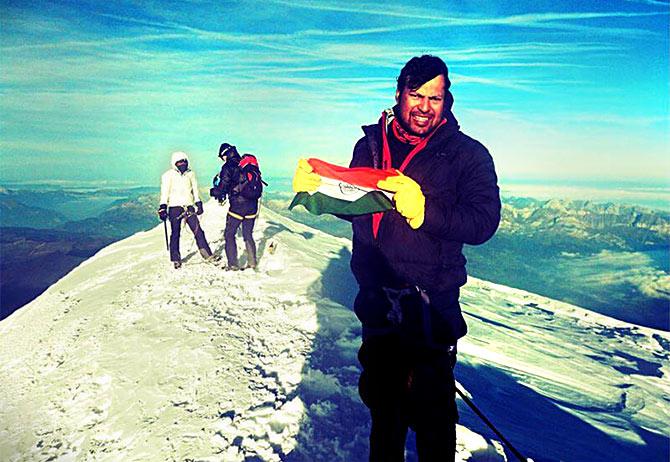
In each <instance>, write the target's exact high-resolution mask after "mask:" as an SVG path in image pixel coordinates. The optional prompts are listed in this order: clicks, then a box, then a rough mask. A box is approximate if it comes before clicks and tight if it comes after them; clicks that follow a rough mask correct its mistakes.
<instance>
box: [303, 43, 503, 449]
mask: <svg viewBox="0 0 670 462" xmlns="http://www.w3.org/2000/svg"><path fill="white" fill-rule="evenodd" d="M449 87H450V82H449V78H448V71H447V67H446V65H445V64H444V62H443V61H442V60H441V59H439V58H437V57H433V56H421V57H416V58H412V59H411V60H410V61H409V62H408V63H407V64H406V65H405V67H404V68H403V69H402V71H401V73H400V76H399V77H398V86H397V90H396V103H397V104H396V105H395V106H394V107H393V108H392V109H389V110H386V111H384V112H383V113H382V116H381V118H380V120H379V122H378V123H377V124H374V125H369V126H365V127H363V132H364V136H363V138H361V139H360V140H359V141H358V142H357V143H356V146H355V148H354V153H353V158H352V161H351V164H350V167H374V168H380V169H397V170H398V171H399V172H400V174H399V175H394V176H390V177H389V178H387V179H386V180H383V181H381V182H379V183H378V185H377V186H378V187H379V188H381V189H384V190H386V191H389V192H391V193H393V194H394V195H393V201H394V205H395V209H394V210H391V211H387V212H384V213H375V214H371V215H359V216H353V217H345V218H347V219H349V220H351V222H352V226H353V250H352V257H351V269H352V271H353V274H354V276H355V277H356V280H357V282H358V284H359V293H358V295H357V297H356V300H355V302H354V310H355V312H356V315H357V316H358V318H359V319H360V321H361V323H362V326H363V345H362V346H361V349H360V351H359V360H360V362H361V365H362V368H363V372H362V374H361V377H360V381H359V392H360V394H361V398H362V400H363V402H364V403H365V404H366V405H367V406H368V407H369V409H370V414H371V418H372V427H371V434H370V461H374V462H382V461H383V462H389V461H403V460H404V450H405V439H406V434H407V430H408V427H409V428H412V429H413V430H414V431H415V432H416V442H417V443H416V444H417V452H418V456H419V460H420V461H421V462H430V461H440V462H443V461H448V460H454V456H455V448H456V425H455V424H456V421H457V419H458V413H457V410H456V403H455V381H454V376H453V367H454V365H455V362H456V343H457V341H458V339H459V338H461V337H462V336H463V335H465V333H466V331H467V327H466V324H465V320H464V319H463V315H462V314H461V309H460V305H459V302H458V299H459V287H460V286H462V285H463V284H465V282H466V271H465V262H466V260H465V257H464V256H463V252H462V250H463V245H464V244H471V245H476V244H481V243H483V242H485V241H487V240H488V239H489V238H491V236H492V235H493V234H494V232H495V231H496V229H497V227H498V223H499V221H500V197H499V190H498V186H497V177H496V173H495V169H494V165H493V160H492V159H491V156H490V155H489V153H488V151H487V150H486V148H485V147H484V146H483V145H482V144H481V143H479V142H478V141H476V140H474V139H472V138H470V137H468V136H467V135H465V134H463V133H462V132H461V131H460V130H459V126H458V123H457V121H456V119H455V117H454V115H453V114H452V112H451V107H452V105H453V97H452V95H451V93H450V92H449ZM305 166H306V163H302V164H299V168H298V171H296V177H295V179H294V185H296V184H297V185H298V188H297V189H304V190H312V189H315V188H314V184H315V183H316V182H318V180H317V179H316V178H315V177H311V175H315V174H314V173H311V172H309V171H304V169H305ZM301 168H302V169H303V171H301ZM301 184H304V185H309V186H305V187H304V188H300V185H301ZM294 188H295V186H294Z"/></svg>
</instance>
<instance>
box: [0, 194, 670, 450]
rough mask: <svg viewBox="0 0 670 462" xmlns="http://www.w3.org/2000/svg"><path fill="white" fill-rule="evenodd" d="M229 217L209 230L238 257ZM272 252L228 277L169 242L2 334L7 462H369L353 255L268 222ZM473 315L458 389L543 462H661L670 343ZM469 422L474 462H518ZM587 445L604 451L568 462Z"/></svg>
mask: <svg viewBox="0 0 670 462" xmlns="http://www.w3.org/2000/svg"><path fill="white" fill-rule="evenodd" d="M226 212H227V209H226V207H220V206H218V205H217V204H216V203H215V202H211V201H210V202H209V203H207V204H206V213H205V215H203V220H202V226H203V229H204V230H205V233H206V235H207V237H208V239H209V241H210V244H211V247H212V248H213V249H214V250H215V251H216V252H218V253H220V252H222V251H223V236H222V232H223V226H224V223H225V217H226ZM255 237H256V240H257V243H258V244H259V246H258V247H259V257H260V260H259V261H260V263H259V268H258V269H257V271H251V270H246V271H240V272H225V271H222V269H221V268H219V267H217V266H214V265H211V264H207V263H204V262H203V261H202V260H201V259H200V256H199V255H198V253H197V249H196V248H195V244H194V242H193V239H192V236H191V235H190V233H189V232H188V231H185V232H184V237H183V239H182V255H184V256H185V265H184V266H183V267H182V269H181V270H178V271H176V270H174V269H173V268H172V267H171V266H170V264H169V262H168V257H167V251H166V249H165V242H164V238H163V229H162V226H158V227H156V228H154V229H152V230H150V231H147V232H143V233H138V234H136V235H134V236H131V237H129V238H127V239H125V240H123V241H120V242H117V243H115V244H112V245H110V246H109V247H106V248H105V249H103V250H101V251H100V252H99V253H98V254H96V255H95V256H94V257H92V258H90V259H89V260H87V261H86V262H84V263H82V264H81V265H80V266H79V267H78V268H76V269H75V270H73V271H72V272H71V273H70V274H68V275H67V276H66V277H64V278H63V279H61V280H60V281H59V282H58V283H56V284H54V285H53V286H52V287H51V288H50V289H49V290H47V291H46V292H45V293H44V294H43V295H42V296H40V297H39V298H38V299H36V300H34V301H33V302H31V303H30V304H29V305H27V306H26V307H24V308H22V309H20V310H19V311H17V312H16V313H14V314H13V315H12V316H10V317H9V318H7V319H5V320H3V321H2V322H0V460H3V461H4V460H7V461H24V460H26V461H27V460H124V461H125V460H128V461H154V460H155V461H163V460H180V461H231V462H234V461H254V460H255V461H269V462H274V461H294V462H297V461H347V462H356V461H364V460H367V433H368V415H367V411H366V409H365V407H364V406H363V405H362V403H361V402H360V399H359V397H358V393H357V379H358V373H359V370H358V367H359V366H358V362H357V358H356V353H357V350H358V347H359V345H360V326H359V323H358V321H357V320H356V318H355V316H354V314H353V313H352V312H351V310H350V308H349V307H350V306H351V305H352V299H353V296H354V294H355V291H356V285H355V282H354V281H353V279H352V277H351V274H350V271H349V268H348V265H349V257H350V245H351V244H350V242H349V241H347V240H344V239H339V238H334V237H332V236H329V235H327V234H324V233H320V232H318V231H316V230H313V229H311V228H308V227H306V226H303V225H301V224H298V223H295V222H293V221H291V220H289V219H286V218H282V217H281V216H279V215H278V214H276V213H273V212H272V211H270V210H267V209H263V210H262V213H261V218H260V219H259V220H258V222H257V226H256V230H255ZM238 240H239V241H240V242H238V244H239V245H240V251H241V250H242V246H243V243H242V242H241V239H238ZM270 242H273V243H274V244H275V246H276V250H275V251H274V252H272V253H271V252H270V251H269V250H268V249H269V243H270ZM463 308H464V311H465V313H466V316H467V317H468V323H469V325H470V335H469V336H468V337H466V340H465V341H464V342H463V343H462V346H461V347H460V351H461V354H460V361H459V366H458V368H457V377H458V378H459V380H461V382H462V383H463V384H464V385H465V386H466V388H467V389H468V391H470V392H471V393H472V395H473V397H474V399H475V401H476V402H478V403H479V404H482V405H483V407H484V409H485V411H487V412H488V413H489V416H490V417H492V418H493V420H494V422H496V423H497V424H498V425H499V426H501V427H502V429H503V431H504V432H505V433H509V434H507V436H508V437H510V438H511V439H512V441H513V442H514V443H515V444H516V445H517V446H518V447H519V448H520V449H528V450H529V451H530V453H529V454H528V455H529V456H533V457H534V458H535V460H538V461H539V460H560V459H562V460H592V461H599V460H603V461H605V460H614V459H612V454H618V455H619V456H620V457H619V458H618V459H617V460H631V461H632V460H642V459H640V455H641V454H642V455H649V456H650V457H645V458H644V459H645V460H661V459H660V458H657V459H655V458H654V456H658V455H659V454H660V453H659V451H660V449H659V448H662V447H663V444H665V442H666V441H667V439H664V437H663V436H662V435H663V434H664V432H667V429H668V425H667V422H668V421H670V416H669V415H668V411H667V396H668V394H670V390H669V386H668V385H667V379H666V380H664V379H665V378H666V376H667V374H668V371H669V370H670V369H669V366H670V362H669V361H668V356H669V354H670V352H669V351H668V345H670V338H669V336H668V335H667V333H663V332H658V331H653V330H649V329H641V328H637V327H636V326H628V325H622V324H621V323H618V322H616V321H612V320H609V318H605V317H603V316H600V315H591V314H590V313H588V312H586V311H584V310H581V309H579V308H576V307H573V306H570V305H566V304H560V303H558V302H555V301H552V300H549V299H546V298H543V297H539V296H536V295H533V294H528V293H525V292H522V291H518V290H516V289H510V288H506V287H503V286H496V285H494V284H490V283H486V282H483V281H477V280H472V281H471V282H470V284H469V285H468V286H467V287H466V288H464V291H463ZM570 339H573V340H574V339H576V340H578V341H579V344H578V345H572V344H570V341H571V340H570ZM598 376H601V377H598ZM594 377H595V378H594ZM509 396H514V399H515V400H517V399H518V400H519V401H520V402H518V403H516V404H517V405H515V406H512V408H511V409H510V407H509V406H506V405H505V399H502V398H505V397H509ZM664 403H665V404H666V405H665V406H664ZM461 404H462V403H459V408H460V410H461V418H462V421H463V423H464V424H466V425H467V426H468V427H469V428H465V427H459V429H458V438H459V440H458V448H459V460H463V461H465V460H469V461H485V460H486V461H495V460H506V458H505V456H504V454H503V451H502V449H501V447H500V444H499V443H497V442H494V441H492V438H491V436H490V435H488V434H487V430H486V429H485V428H482V425H481V423H480V422H477V421H476V420H475V419H473V418H472V416H471V414H470V415H469V414H468V412H467V409H465V408H464V407H463V406H462V405H461ZM538 406H539V407H538ZM536 409H541V410H542V412H544V413H545V417H546V419H548V420H546V419H545V420H546V421H545V422H543V417H542V416H541V415H540V416H535V413H536ZM491 414H492V415H491ZM533 419H535V420H533ZM552 419H556V420H560V421H561V423H565V424H566V425H564V426H568V427H569V425H573V426H574V427H575V429H576V430H575V431H574V432H573V431H571V430H570V428H567V429H565V428H563V429H561V428H558V429H557V428H553V427H554V426H555V421H554V420H552ZM568 424H569V425H568ZM543 425H544V427H546V428H542V427H543ZM594 427H597V428H598V429H599V430H598V432H597V433H596V432H592V433H589V431H588V430H587V428H594ZM540 428H542V431H543V437H542V439H539V438H538V437H537V435H535V434H534V432H535V431H536V430H538V429H540ZM577 432H583V433H585V434H587V436H589V437H590V438H591V439H593V441H582V442H580V443H579V444H576V445H574V446H575V447H574V448H571V449H569V451H572V452H565V451H566V449H565V439H566V438H568V437H571V436H575V435H574V433H577ZM482 435H483V436H482ZM603 441H606V442H610V441H613V443H612V444H611V448H610V449H609V452H608V450H607V449H597V447H599V446H602V443H603ZM538 455H539V456H540V457H537V456H538ZM413 460H416V455H415V453H414V450H413V444H412V443H411V442H410V445H409V449H408V461H413Z"/></svg>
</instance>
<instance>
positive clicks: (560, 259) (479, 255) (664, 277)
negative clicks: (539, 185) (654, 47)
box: [0, 188, 670, 329]
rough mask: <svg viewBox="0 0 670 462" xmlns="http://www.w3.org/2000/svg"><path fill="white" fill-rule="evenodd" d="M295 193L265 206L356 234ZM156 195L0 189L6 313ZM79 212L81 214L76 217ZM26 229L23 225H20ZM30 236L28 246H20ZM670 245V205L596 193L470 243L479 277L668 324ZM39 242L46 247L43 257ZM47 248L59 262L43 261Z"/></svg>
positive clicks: (119, 229)
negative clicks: (631, 202) (626, 202)
mask: <svg viewBox="0 0 670 462" xmlns="http://www.w3.org/2000/svg"><path fill="white" fill-rule="evenodd" d="M87 197H88V198H89V199H88V200H89V201H91V202H92V204H89V203H88V202H87V199H86V198H87ZM203 197H204V198H206V197H207V196H206V195H203ZM291 197H292V194H291V193H290V192H288V191H272V190H271V189H268V190H267V192H266V195H265V197H264V198H263V204H264V207H267V208H270V209H273V210H275V211H277V212H279V213H280V214H282V215H284V216H287V217H290V218H291V219H293V220H297V221H300V222H303V223H305V224H308V225H310V226H312V227H315V228H317V229H321V230H323V231H326V232H328V233H330V234H333V235H336V236H341V237H347V238H350V237H351V225H350V224H349V223H348V222H346V221H344V220H340V219H338V218H335V217H333V216H330V215H323V216H314V215H311V214H309V213H307V212H306V211H304V210H302V209H300V208H298V209H294V210H293V211H288V210H287V208H286V207H287V205H288V203H289V201H290V199H291ZM157 203H158V193H157V189H156V188H131V189H117V190H91V191H88V192H85V191H84V192H82V191H77V192H70V191H60V192H59V191H45V192H43V193H42V192H37V191H34V190H29V191H7V190H0V211H1V212H2V213H1V214H0V225H1V226H2V239H1V241H2V242H1V245H2V252H3V262H2V278H1V280H0V283H1V287H0V288H1V289H2V300H1V303H0V308H1V309H2V316H0V318H2V317H4V316H7V315H8V314H10V313H11V311H13V309H14V308H16V307H18V306H21V305H22V304H24V303H26V302H27V301H29V300H31V299H32V298H33V297H34V296H35V295H36V294H38V293H39V292H41V290H44V289H45V288H46V287H48V285H50V284H51V283H52V282H53V281H54V280H56V279H58V278H59V277H61V276H63V275H64V274H66V273H67V272H68V271H69V270H70V269H71V268H73V267H74V266H76V265H77V264H78V263H79V262H81V261H82V260H83V259H84V258H87V257H88V256H90V255H92V254H93V253H95V252H96V251H97V250H98V249H100V248H101V247H102V246H104V245H106V243H108V242H111V241H114V240H119V239H121V238H124V237H126V236H129V235H131V234H134V233H135V232H137V231H141V230H146V229H150V228H152V227H154V226H155V225H156V224H158V223H159V222H158V221H157V218H156V215H155V209H156V206H157ZM53 204H59V207H58V208H57V210H58V211H54V210H52V209H51V208H50V207H52V206H53ZM102 204H104V207H103V206H102ZM62 212H66V213H62ZM72 216H79V217H80V218H79V219H77V220H72V219H68V217H72ZM6 227H12V228H14V229H12V230H6V229H5V228H6ZM19 227H21V228H23V230H19V229H16V228H19ZM28 228H31V229H28ZM44 228H48V229H44ZM40 229H41V231H40ZM53 231H59V232H58V233H54V232H53ZM26 242H29V243H30V245H22V244H21V243H24V244H25V243H26ZM42 244H44V245H42ZM669 245H670V213H668V212H663V211H657V210H651V209H647V208H643V207H636V206H623V205H616V204H602V203H596V202H590V201H572V200H544V201H542V200H535V199H530V198H516V197H511V198H504V200H503V217H502V222H501V224H500V228H499V230H498V232H497V234H496V235H495V236H494V238H493V239H491V240H490V241H489V242H488V243H486V244H484V245H482V246H476V247H470V246H466V249H465V252H466V256H467V258H468V260H469V263H468V271H469V273H470V274H472V275H473V276H476V277H479V278H482V279H486V280H490V281H494V282H499V283H501V284H505V285H509V286H512V287H516V288H520V289H525V290H529V291H532V292H535V293H538V294H541V295H546V296H549V297H552V298H556V299H559V300H564V301H567V302H570V303H574V304H576V305H579V306H583V307H586V308H589V309H593V310H595V311H598V312H601V313H604V314H607V315H610V316H614V317H617V318H619V319H623V320H627V321H629V322H634V323H637V324H642V325H646V326H650V327H657V328H662V329H670V309H669V306H670V279H668V278H669V276H668V273H669V272H670V268H669V266H670V263H669V261H668V260H669V257H668V247H669ZM35 248H40V249H41V252H42V253H40V254H39V258H38V257H37V254H36V253H35V251H34V249H35ZM72 249H76V250H74V251H73V250H72ZM49 251H50V253H49ZM45 252H46V253H47V254H49V258H50V259H51V260H52V261H58V262H60V263H59V264H57V265H56V264H53V265H45V264H44V261H45V260H44V257H45V254H44V253H45ZM17 265H18V266H17ZM32 266H40V270H39V271H31V268H32ZM17 267H20V268H23V270H25V271H26V272H27V273H26V274H32V277H31V285H32V286H33V288H32V289H31V290H26V288H25V287H24V286H22V285H21V284H18V283H17V281H16V280H15V277H14V276H9V273H8V272H9V271H13V269H12V268H17ZM22 272H23V271H22ZM45 273H49V274H45ZM37 288H39V289H37Z"/></svg>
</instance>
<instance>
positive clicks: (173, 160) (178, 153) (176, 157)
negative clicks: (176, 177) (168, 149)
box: [170, 151, 191, 169]
mask: <svg viewBox="0 0 670 462" xmlns="http://www.w3.org/2000/svg"><path fill="white" fill-rule="evenodd" d="M182 159H186V160H187V161H188V163H189V164H190V163H191V161H190V160H189V158H188V154H186V153H185V152H183V151H175V152H173V153H172V157H171V160H170V165H172V168H174V169H176V168H177V167H175V165H174V164H176V163H177V161H178V160H182Z"/></svg>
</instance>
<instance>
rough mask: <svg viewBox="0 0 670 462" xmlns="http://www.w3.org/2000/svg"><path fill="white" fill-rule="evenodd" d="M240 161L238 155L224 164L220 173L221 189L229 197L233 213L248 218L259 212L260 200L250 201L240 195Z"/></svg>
mask: <svg viewBox="0 0 670 462" xmlns="http://www.w3.org/2000/svg"><path fill="white" fill-rule="evenodd" d="M240 159H241V157H240V156H239V155H236V156H234V157H231V158H229V159H228V160H227V161H226V163H225V164H223V166H222V167H221V172H219V178H220V183H219V188H220V189H221V191H223V193H224V196H225V195H228V200H229V203H230V208H229V210H230V211H231V212H233V213H235V214H237V215H242V216H248V215H253V214H255V213H256V212H258V199H248V198H246V197H244V196H242V195H240V193H239V186H240V184H241V182H242V170H241V169H240V166H239V164H240Z"/></svg>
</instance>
